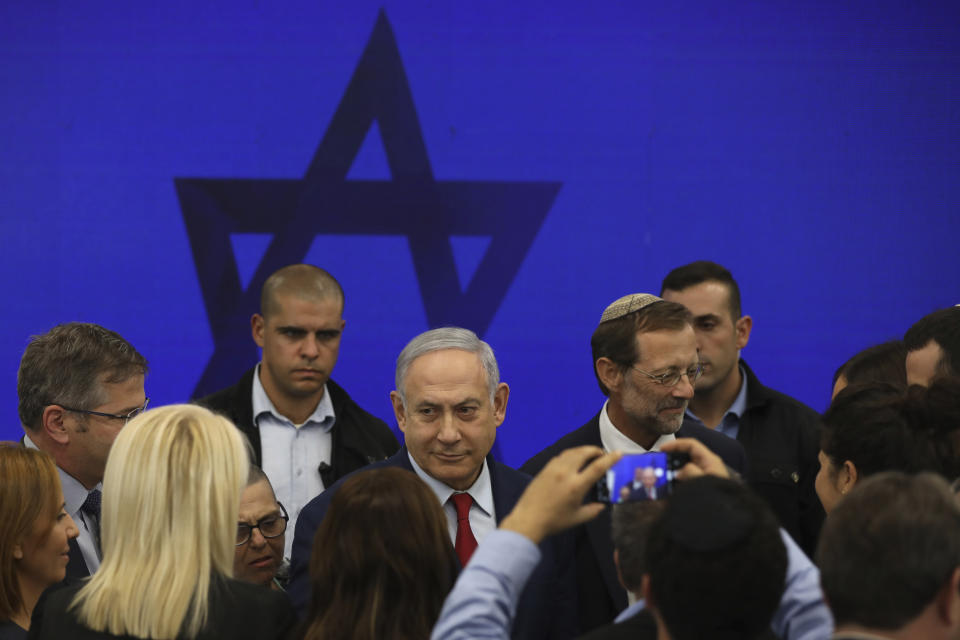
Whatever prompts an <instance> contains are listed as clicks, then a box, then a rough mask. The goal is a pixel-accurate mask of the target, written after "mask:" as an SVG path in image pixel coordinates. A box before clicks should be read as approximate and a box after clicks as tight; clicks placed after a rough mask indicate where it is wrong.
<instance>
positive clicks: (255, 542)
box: [247, 527, 267, 548]
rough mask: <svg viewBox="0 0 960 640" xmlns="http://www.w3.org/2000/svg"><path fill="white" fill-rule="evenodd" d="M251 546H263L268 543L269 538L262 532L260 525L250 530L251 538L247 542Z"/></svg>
mask: <svg viewBox="0 0 960 640" xmlns="http://www.w3.org/2000/svg"><path fill="white" fill-rule="evenodd" d="M247 544H249V545H250V546H251V547H257V548H259V547H262V546H264V545H265V544H267V539H266V538H264V537H263V534H262V533H260V527H254V528H253V529H252V530H251V531H250V540H249V541H248V542H247Z"/></svg>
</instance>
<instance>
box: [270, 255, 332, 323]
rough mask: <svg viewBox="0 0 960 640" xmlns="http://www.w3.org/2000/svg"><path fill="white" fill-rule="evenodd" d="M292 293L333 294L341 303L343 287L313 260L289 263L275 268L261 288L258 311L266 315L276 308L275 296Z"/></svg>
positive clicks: (299, 295) (316, 297) (320, 297)
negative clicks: (315, 264)
mask: <svg viewBox="0 0 960 640" xmlns="http://www.w3.org/2000/svg"><path fill="white" fill-rule="evenodd" d="M280 296H294V297H297V298H301V299H306V300H325V299H329V298H333V299H336V300H339V301H340V303H341V306H342V305H343V288H342V287H341V286H340V283H339V282H337V279H336V278H334V277H333V276H332V275H330V274H329V273H328V272H326V271H324V270H323V269H321V268H320V267H315V266H313V265H312V264H291V265H287V266H286V267H283V268H282V269H278V270H277V271H274V272H273V273H272V274H271V275H270V277H269V278H267V280H266V281H265V282H264V283H263V288H262V289H261V290H260V314H261V315H262V316H263V317H264V318H269V317H270V316H271V315H272V314H273V313H275V312H276V310H277V298H278V297H280Z"/></svg>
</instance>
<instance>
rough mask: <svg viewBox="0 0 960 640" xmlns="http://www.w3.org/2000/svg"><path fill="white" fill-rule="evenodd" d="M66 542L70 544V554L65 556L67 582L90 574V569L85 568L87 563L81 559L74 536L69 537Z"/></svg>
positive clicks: (81, 554)
mask: <svg viewBox="0 0 960 640" xmlns="http://www.w3.org/2000/svg"><path fill="white" fill-rule="evenodd" d="M67 544H68V545H70V554H69V555H68V556H67V558H68V560H67V577H66V580H67V582H72V581H76V580H82V579H83V578H86V577H88V576H89V575H90V570H89V569H87V563H86V561H85V560H84V559H83V553H82V552H81V551H80V545H79V544H77V541H76V539H75V538H70V539H69V540H68V541H67Z"/></svg>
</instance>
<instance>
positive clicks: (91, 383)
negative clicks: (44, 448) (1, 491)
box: [17, 322, 147, 430]
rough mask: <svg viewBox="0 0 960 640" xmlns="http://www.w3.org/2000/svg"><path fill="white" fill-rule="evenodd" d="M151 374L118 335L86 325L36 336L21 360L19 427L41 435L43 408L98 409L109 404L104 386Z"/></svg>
mask: <svg viewBox="0 0 960 640" xmlns="http://www.w3.org/2000/svg"><path fill="white" fill-rule="evenodd" d="M146 372H147V360H146V358H144V357H143V356H142V355H140V354H139V353H138V352H137V350H136V349H134V348H133V345H131V344H130V343H129V342H127V341H126V340H124V339H123V338H122V337H121V336H120V335H119V334H118V333H115V332H113V331H110V330H109V329H104V328H103V327H101V326H99V325H95V324H88V323H83V322H70V323H67V324H61V325H57V326H56V327H54V328H53V329H50V331H48V332H46V333H45V334H43V335H39V336H33V337H32V338H31V339H30V344H28V345H27V348H26V350H25V351H24V352H23V356H22V357H21V359H20V369H19V371H18V372H17V397H18V400H19V406H18V411H19V413H20V422H21V423H22V424H23V426H24V427H26V428H28V429H34V430H35V429H37V428H38V427H39V426H40V417H41V415H42V414H43V409H44V407H46V406H48V405H51V404H62V405H64V406H69V407H76V408H79V409H88V408H93V407H96V406H97V405H99V404H102V403H103V402H105V401H106V397H105V396H104V391H103V389H102V387H101V385H102V384H103V383H118V382H124V381H126V380H128V379H130V378H131V377H132V376H135V375H145V374H146Z"/></svg>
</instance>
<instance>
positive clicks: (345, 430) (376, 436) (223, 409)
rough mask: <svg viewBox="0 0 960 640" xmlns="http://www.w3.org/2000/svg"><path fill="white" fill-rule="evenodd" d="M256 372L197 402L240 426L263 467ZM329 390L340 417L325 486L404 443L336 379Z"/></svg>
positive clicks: (323, 472)
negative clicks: (255, 405) (256, 408)
mask: <svg viewBox="0 0 960 640" xmlns="http://www.w3.org/2000/svg"><path fill="white" fill-rule="evenodd" d="M255 372H256V367H254V368H253V369H250V370H249V371H247V372H246V373H245V374H243V377H242V378H240V382H238V383H237V384H235V385H233V386H232V387H227V388H226V389H223V390H221V391H217V392H216V393H214V394H211V395H209V396H206V397H205V398H200V399H199V400H197V401H196V403H197V404H199V405H201V406H204V407H207V408H208V409H210V410H211V411H215V412H217V413H220V414H223V415H225V416H226V417H227V418H229V419H230V421H231V422H233V424H235V425H237V427H238V428H239V429H240V431H242V432H243V433H244V435H246V436H247V438H248V439H249V440H250V444H252V445H253V451H254V454H255V455H256V463H257V465H259V466H263V463H262V460H261V455H262V454H261V447H260V430H259V429H258V428H257V426H256V425H255V424H254V422H253V376H254V373H255ZM327 393H329V394H330V400H331V402H333V412H334V414H335V415H336V417H337V418H336V422H334V425H333V430H332V431H331V434H332V436H333V442H332V449H331V452H330V465H329V466H328V467H322V468H321V471H320V477H321V478H322V479H323V486H325V487H329V486H330V485H332V484H333V483H334V482H336V481H337V480H338V479H339V478H341V477H343V476H345V475H347V474H348V473H350V472H351V471H356V470H357V469H360V468H361V467H365V466H366V465H368V464H370V463H371V462H375V461H377V460H383V459H384V458H387V457H388V456H391V455H393V454H394V453H396V452H397V449H399V448H400V443H399V442H397V438H396V436H394V435H393V432H392V431H390V427H388V426H387V423H386V422H384V421H383V420H381V419H380V418H377V417H376V416H374V415H371V414H369V413H367V412H366V411H364V410H363V409H361V408H360V406H359V405H358V404H357V403H356V402H354V401H353V400H352V399H351V398H350V396H349V395H348V394H347V392H346V391H344V390H343V389H342V388H341V387H340V385H338V384H337V383H336V382H334V381H333V380H327Z"/></svg>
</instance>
